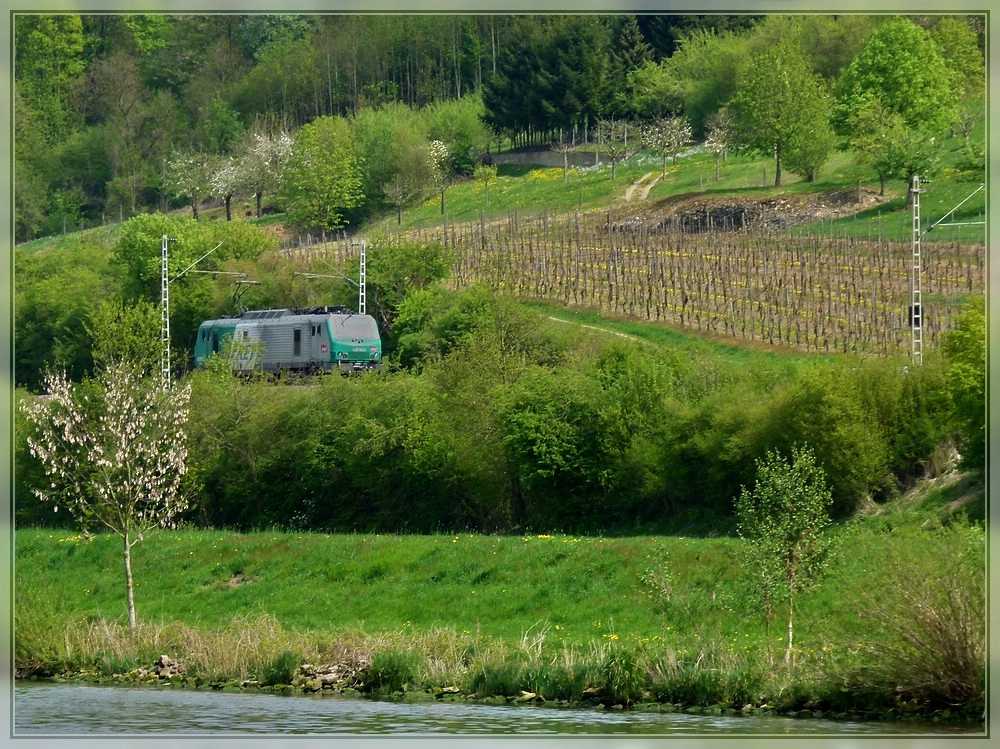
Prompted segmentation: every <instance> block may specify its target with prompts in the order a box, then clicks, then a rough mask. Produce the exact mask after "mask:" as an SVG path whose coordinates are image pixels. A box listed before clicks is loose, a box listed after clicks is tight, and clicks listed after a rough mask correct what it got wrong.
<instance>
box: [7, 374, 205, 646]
mask: <svg viewBox="0 0 1000 749" xmlns="http://www.w3.org/2000/svg"><path fill="white" fill-rule="evenodd" d="M45 388H46V390H47V394H46V395H44V396H39V397H35V398H25V399H24V400H23V401H22V402H21V408H22V410H23V412H24V413H25V415H26V416H27V417H28V420H29V422H31V424H32V425H33V427H34V432H33V434H31V435H29V436H28V438H27V442H28V447H29V449H30V451H31V454H32V455H34V456H35V457H36V458H38V459H39V460H41V462H42V464H43V466H44V468H45V474H46V477H47V482H48V487H47V488H45V489H36V490H35V494H36V495H37V496H38V497H39V498H40V499H42V500H43V501H52V502H54V503H55V509H56V510H57V511H58V509H59V507H60V506H61V505H63V506H65V507H66V508H67V509H68V510H69V511H70V512H71V513H72V514H73V516H74V517H75V518H76V520H77V521H78V522H79V523H80V524H81V525H82V526H84V527H87V526H89V525H104V526H106V527H107V528H109V529H111V530H112V531H114V532H115V533H117V534H118V535H119V536H121V538H122V542H123V556H124V562H125V588H126V597H127V601H128V622H129V626H130V627H131V628H133V629H134V628H135V626H136V621H135V598H134V594H133V586H132V558H131V552H132V547H133V546H135V545H136V544H137V543H138V542H139V541H141V540H142V538H143V534H144V533H145V532H146V531H149V530H150V529H152V528H156V527H174V523H175V519H176V518H177V515H178V514H179V513H181V512H183V511H184V510H185V509H187V500H186V499H185V498H184V497H183V496H182V495H181V493H180V492H179V488H180V482H181V479H182V478H183V476H184V474H185V472H186V460H187V445H186V435H185V432H184V426H185V424H186V422H187V417H188V408H187V406H188V401H189V398H190V395H191V389H190V385H187V386H185V387H183V388H179V389H174V390H171V391H167V392H163V391H161V389H160V386H159V382H158V381H156V380H154V379H150V378H143V377H142V376H141V374H140V373H139V370H138V368H137V367H134V366H132V365H131V364H128V363H123V362H119V363H116V364H113V365H111V366H109V367H107V368H106V369H105V370H104V371H103V372H102V373H101V376H100V382H99V388H98V394H96V395H95V394H94V393H92V392H85V388H84V386H77V387H76V388H74V386H73V385H72V384H71V383H70V381H69V379H68V378H67V377H66V375H65V374H52V373H49V374H47V375H46V376H45Z"/></svg>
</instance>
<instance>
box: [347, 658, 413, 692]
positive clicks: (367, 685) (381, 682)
mask: <svg viewBox="0 0 1000 749" xmlns="http://www.w3.org/2000/svg"><path fill="white" fill-rule="evenodd" d="M418 664H419V658H418V656H417V654H416V653H411V652H407V651H400V650H389V651H386V652H380V653H376V654H375V655H374V656H373V657H372V662H371V665H370V666H369V667H368V673H367V675H366V676H365V677H364V681H363V683H362V686H361V691H363V692H367V693H370V694H375V695H381V696H389V695H391V694H393V693H395V692H402V691H403V690H404V689H405V688H406V687H407V686H411V685H412V684H413V681H414V679H415V678H416V675H417V667H418Z"/></svg>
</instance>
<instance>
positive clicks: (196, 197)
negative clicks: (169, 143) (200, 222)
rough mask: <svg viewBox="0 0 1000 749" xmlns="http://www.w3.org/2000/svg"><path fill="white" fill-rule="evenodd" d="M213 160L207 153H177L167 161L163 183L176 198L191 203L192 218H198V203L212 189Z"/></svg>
mask: <svg viewBox="0 0 1000 749" xmlns="http://www.w3.org/2000/svg"><path fill="white" fill-rule="evenodd" d="M214 168H215V165H214V164H213V159H212V157H211V156H210V155H209V154H205V153H194V152H191V153H175V154H173V155H172V156H171V157H170V158H168V159H167V160H166V163H165V169H164V173H163V181H164V185H165V186H166V189H167V191H168V192H169V194H170V195H172V196H173V197H175V198H187V199H189V200H190V201H191V216H192V218H198V203H199V202H201V199H202V198H203V197H204V196H205V194H206V193H208V192H209V191H210V189H211V182H212V172H213V170H214Z"/></svg>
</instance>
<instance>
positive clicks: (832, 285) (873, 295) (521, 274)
mask: <svg viewBox="0 0 1000 749" xmlns="http://www.w3.org/2000/svg"><path fill="white" fill-rule="evenodd" d="M408 239H409V240H411V241H416V242H420V243H442V244H444V245H446V246H447V247H449V248H452V249H453V251H454V257H455V264H454V268H453V273H452V280H453V283H454V284H455V285H456V286H457V287H468V286H471V285H474V284H479V283H482V284H487V285H490V286H492V287H493V288H496V289H498V290H502V291H503V292H505V293H510V294H513V295H515V296H517V297H521V298H533V299H542V300H548V301H553V302H559V303H563V304H567V305H583V306H586V307H592V308H596V309H599V310H602V311H605V312H610V313H613V314H618V315H626V316H629V317H634V318H637V319H645V320H653V321H664V322H669V323H673V324H678V325H681V326H683V327H688V328H693V329H695V330H700V331H707V332H711V333H714V334H718V335H724V336H732V337H735V338H743V339H748V340H756V341H764V342H767V343H769V344H775V345H782V346H790V347H794V348H799V349H803V350H807V351H824V352H835V351H843V352H848V351H851V352H863V353H868V354H891V353H896V352H900V351H902V352H906V351H909V348H910V341H911V328H910V326H911V322H910V303H911V292H910V288H911V287H910V271H911V265H912V247H911V244H910V242H899V241H888V240H881V241H880V240H871V241H866V240H863V239H855V238H847V237H845V238H830V237H820V236H816V235H809V234H795V233H793V232H792V231H788V230H773V229H760V230H739V231H711V232H708V231H699V232H685V231H682V230H679V229H677V228H676V227H671V226H669V225H667V226H651V225H650V224H648V223H643V222H639V221H630V222H628V223H621V224H617V225H616V224H615V223H613V222H612V221H610V220H607V221H594V220H592V219H591V218H590V217H587V218H584V217H581V216H579V215H576V216H573V215H570V216H563V217H558V218H552V217H550V216H542V217H537V218H531V219H525V218H523V217H517V216H516V215H514V216H512V217H511V218H510V219H508V220H506V221H500V222H494V223H486V222H485V221H480V222H478V223H464V224H457V225H454V224H453V225H447V226H440V227H435V228H433V229H425V230H419V231H416V232H413V233H411V234H410V235H408ZM313 252H319V253H322V254H329V253H331V252H333V253H335V254H336V255H339V256H341V257H348V256H349V255H350V253H351V248H350V246H349V245H348V244H347V243H346V242H338V243H332V244H331V243H327V244H325V245H323V246H322V248H321V247H319V246H317V247H316V248H315V249H314V250H310V254H312V253H313ZM353 252H354V254H355V255H356V252H357V251H356V249H355V250H353ZM921 254H922V260H923V262H922V288H923V329H924V330H923V341H924V346H925V347H935V346H937V345H939V343H940V340H941V336H942V334H943V333H945V332H947V331H949V330H951V329H952V328H953V327H954V324H955V322H956V320H957V317H958V314H959V312H960V310H961V306H962V303H963V302H964V301H965V300H966V299H967V298H968V295H970V294H977V295H978V294H983V293H984V279H985V247H984V245H983V244H981V243H975V244H960V243H958V242H926V241H925V242H923V247H922V253H921Z"/></svg>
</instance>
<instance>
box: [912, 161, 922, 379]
mask: <svg viewBox="0 0 1000 749" xmlns="http://www.w3.org/2000/svg"><path fill="white" fill-rule="evenodd" d="M910 189H911V191H912V193H913V254H912V262H911V264H910V361H911V362H914V363H915V364H923V363H924V326H923V318H924V307H923V301H924V300H923V291H922V290H921V288H920V280H921V279H920V275H921V274H920V270H921V260H920V234H921V232H920V192H921V190H920V178H919V177H917V175H913V185H912V186H911V187H910Z"/></svg>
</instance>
